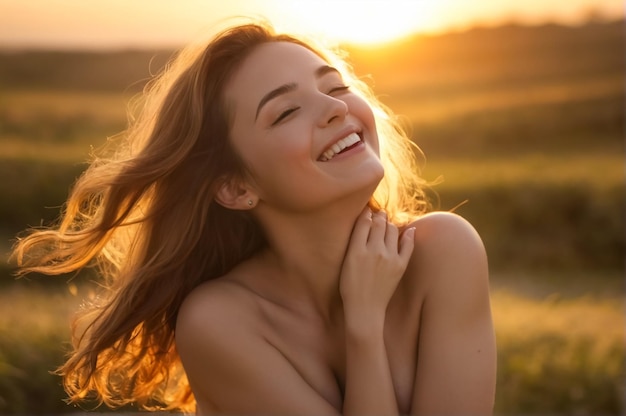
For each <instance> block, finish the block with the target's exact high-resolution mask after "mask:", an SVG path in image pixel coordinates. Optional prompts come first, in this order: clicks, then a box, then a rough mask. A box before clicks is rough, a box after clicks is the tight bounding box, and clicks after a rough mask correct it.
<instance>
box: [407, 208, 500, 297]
mask: <svg viewBox="0 0 626 416" xmlns="http://www.w3.org/2000/svg"><path fill="white" fill-rule="evenodd" d="M409 226H412V227H415V248H414V254H413V259H412V261H411V263H412V264H411V266H410V267H411V269H413V270H414V271H415V272H417V273H418V275H419V276H420V280H422V282H423V283H425V284H427V285H430V284H441V283H443V282H442V280H443V281H444V282H447V283H454V282H453V281H458V280H468V279H469V280H475V281H476V280H478V281H485V282H486V280H487V278H488V267H487V255H486V251H485V247H484V245H483V242H482V240H481V238H480V236H479V234H478V232H477V231H476V229H475V228H474V227H473V226H472V224H470V223H469V222H468V221H467V220H466V219H464V218H463V217H461V216H459V215H457V214H454V213H450V212H433V213H429V214H426V215H424V216H422V217H420V218H418V219H417V220H415V221H414V222H413V223H411V224H410V225H409ZM437 282H438V283H437Z"/></svg>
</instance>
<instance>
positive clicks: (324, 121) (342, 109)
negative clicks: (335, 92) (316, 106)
mask: <svg viewBox="0 0 626 416" xmlns="http://www.w3.org/2000/svg"><path fill="white" fill-rule="evenodd" d="M320 101H321V103H320V109H321V113H320V116H319V120H320V127H325V126H327V125H329V124H330V123H332V122H333V121H335V120H343V119H344V118H345V117H346V114H348V104H346V102H345V101H343V100H340V99H338V98H335V97H331V96H330V95H326V94H322V98H321V100H320Z"/></svg>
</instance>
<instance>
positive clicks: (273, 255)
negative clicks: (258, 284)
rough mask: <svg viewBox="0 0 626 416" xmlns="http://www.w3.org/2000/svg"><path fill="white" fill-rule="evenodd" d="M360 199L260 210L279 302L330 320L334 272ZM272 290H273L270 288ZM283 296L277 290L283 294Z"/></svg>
mask: <svg viewBox="0 0 626 416" xmlns="http://www.w3.org/2000/svg"><path fill="white" fill-rule="evenodd" d="M364 206H365V203H362V202H361V201H359V203H358V204H353V206H351V207H349V209H346V206H342V207H331V208H328V209H326V210H323V211H316V212H315V213H306V214H293V213H289V214H285V213H275V212H263V213H261V215H259V217H260V221H261V224H262V226H263V228H264V230H265V233H266V236H267V239H268V249H267V250H266V251H265V252H264V253H263V254H262V256H263V258H264V259H265V260H266V261H267V264H268V265H270V267H271V270H272V271H273V272H272V273H270V274H269V275H270V276H272V277H271V279H272V280H274V281H273V282H272V287H275V288H280V292H279V293H278V297H279V298H280V299H281V303H284V304H285V305H287V306H288V307H290V308H292V309H295V310H298V311H299V312H302V313H315V314H317V315H319V316H321V317H322V318H323V319H324V320H326V321H332V320H333V319H334V316H335V315H336V312H337V311H338V310H340V308H341V306H342V303H341V296H340V294H339V277H340V273H341V267H342V264H343V259H344V256H345V253H346V250H347V247H348V243H349V241H350V236H351V233H352V228H353V226H354V222H355V220H356V218H357V216H358V215H359V214H360V212H361V210H362V209H363V208H364ZM276 292H278V291H276ZM283 294H284V296H281V295H283Z"/></svg>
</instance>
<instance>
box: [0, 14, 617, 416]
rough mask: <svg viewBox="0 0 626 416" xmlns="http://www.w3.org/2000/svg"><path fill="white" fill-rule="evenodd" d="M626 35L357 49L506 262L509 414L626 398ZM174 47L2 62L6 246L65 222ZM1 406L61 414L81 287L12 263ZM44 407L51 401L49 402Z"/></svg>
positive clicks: (0, 226)
mask: <svg viewBox="0 0 626 416" xmlns="http://www.w3.org/2000/svg"><path fill="white" fill-rule="evenodd" d="M623 37H624V24H623V22H614V23H596V24H589V25H587V26H582V27H578V28H565V27H559V26H552V25H547V26H542V27H534V28H526V27H519V26H506V27H501V28H496V29H475V30H472V31H469V32H465V33H456V34H449V35H443V36H437V37H417V38H413V39H408V40H406V41H402V42H398V43H396V44H392V45H388V46H386V47H385V48H379V49H369V50H365V49H350V50H349V52H350V57H351V59H352V60H353V62H354V66H355V68H356V71H357V73H360V74H364V75H367V74H371V82H372V83H373V84H374V87H375V89H376V91H377V92H378V93H379V94H380V97H381V99H382V100H383V101H384V102H385V103H386V104H387V105H389V106H390V107H391V108H393V109H394V110H395V111H396V112H398V113H399V114H401V115H402V117H403V122H404V123H405V125H406V126H407V127H408V128H409V129H410V131H411V132H412V136H413V138H414V140H415V141H416V143H418V144H419V145H420V147H421V148H422V150H423V151H424V153H425V164H424V170H423V175H424V177H425V178H427V179H429V180H433V181H435V180H436V179H437V178H440V177H441V178H443V182H441V183H440V184H438V185H435V186H434V187H433V192H432V196H433V202H434V204H435V206H437V207H438V208H440V209H446V210H448V209H453V208H455V207H457V208H456V212H458V213H459V214H461V215H463V216H465V217H466V218H468V219H469V220H470V221H471V222H472V223H473V224H474V225H475V226H476V228H477V229H478V231H479V232H480V234H481V235H482V237H483V239H484V241H485V245H486V247H487V250H488V253H489V257H490V263H491V267H492V271H493V273H492V282H493V307H494V317H495V322H496V327H497V328H496V329H497V335H498V340H499V387H498V398H497V409H496V410H497V413H499V414H546V413H550V414H594V415H595V414H620V409H622V408H623V405H624V402H623V398H624V382H623V380H624V376H625V373H624V367H623V363H624V333H623V332H624V316H623V290H622V289H623V265H624V229H625V224H624V154H623V150H624V149H623V147H624V136H623V134H624V131H623V129H624V73H625V72H624V56H623V53H620V51H622V52H623V47H624V42H623ZM169 56H171V52H170V51H135V52H133V51H127V52H115V53H108V54H97V53H87V52H80V53H79V52H77V53H70V52H63V53H60V52H59V53H54V52H24V53H20V52H10V53H9V52H7V53H0V251H1V253H4V257H6V253H8V250H9V247H10V240H11V239H12V238H14V236H15V235H16V233H18V232H19V231H21V230H23V229H24V228H26V227H27V226H28V225H39V224H41V223H44V224H45V223H49V222H50V221H52V220H54V218H55V217H56V216H57V214H58V208H59V207H60V205H61V204H62V203H63V201H64V199H65V197H66V195H67V192H68V190H69V188H70V186H71V183H72V182H73V181H74V179H75V178H76V177H77V176H78V175H79V174H80V172H81V171H82V170H83V169H84V167H85V164H84V162H85V160H86V159H87V156H88V154H89V152H90V151H91V149H92V148H97V147H98V146H100V145H101V144H103V143H104V141H105V140H106V138H107V137H110V136H113V135H115V134H117V133H119V132H121V131H122V130H123V129H124V127H125V125H126V107H127V104H128V102H129V99H130V98H131V97H133V96H134V95H135V94H136V93H137V92H139V91H140V90H141V87H142V85H143V82H144V81H145V79H146V78H147V77H148V76H149V74H150V73H155V72H157V71H158V69H159V68H160V66H161V65H163V63H164V62H165V60H166V59H167V57H169ZM0 273H1V274H0V413H55V412H56V413H58V412H65V411H68V410H71V409H70V408H67V407H66V406H65V405H64V404H62V403H61V402H60V399H61V398H62V397H63V396H62V392H61V391H60V388H59V386H58V384H59V380H57V378H55V377H54V376H50V375H48V374H47V371H49V370H51V369H53V368H54V367H55V366H57V365H58V364H60V363H61V361H62V354H63V353H62V345H63V344H64V343H65V342H66V341H67V340H68V329H67V328H68V321H69V315H70V314H71V312H72V311H74V310H75V308H76V306H77V305H78V304H79V303H80V298H81V296H82V295H87V294H88V291H89V290H90V289H89V287H88V286H87V285H84V284H82V283H81V282H82V281H83V280H81V279H78V283H79V284H78V296H74V295H72V294H70V293H69V292H68V288H67V286H66V285H65V279H63V278H43V277H37V276H35V277H33V278H32V281H26V280H24V281H19V282H14V281H13V280H12V279H11V277H10V267H8V266H7V267H4V268H2V269H0ZM32 397H37V398H38V400H32Z"/></svg>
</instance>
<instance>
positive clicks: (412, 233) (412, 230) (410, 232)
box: [404, 227, 415, 237]
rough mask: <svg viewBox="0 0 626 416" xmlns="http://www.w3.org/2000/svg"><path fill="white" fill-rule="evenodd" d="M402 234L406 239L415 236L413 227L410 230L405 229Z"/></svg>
mask: <svg viewBox="0 0 626 416" xmlns="http://www.w3.org/2000/svg"><path fill="white" fill-rule="evenodd" d="M404 234H405V235H406V236H407V237H413V236H414V235H415V227H411V228H409V229H407V230H406V231H405V232H404Z"/></svg>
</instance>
